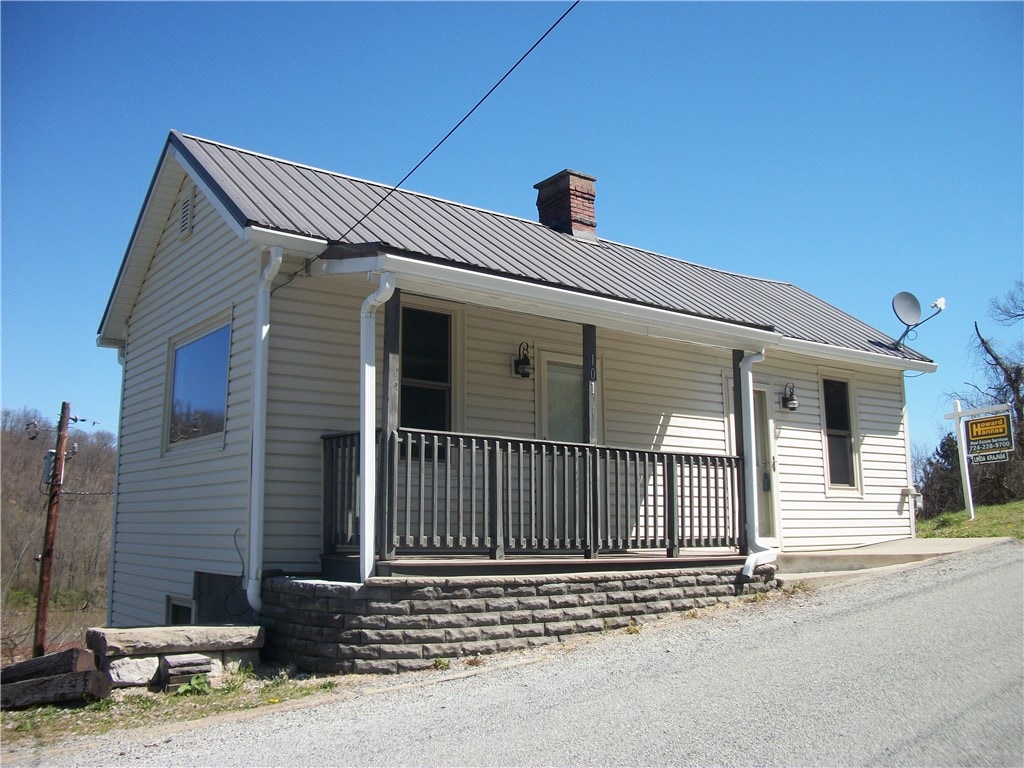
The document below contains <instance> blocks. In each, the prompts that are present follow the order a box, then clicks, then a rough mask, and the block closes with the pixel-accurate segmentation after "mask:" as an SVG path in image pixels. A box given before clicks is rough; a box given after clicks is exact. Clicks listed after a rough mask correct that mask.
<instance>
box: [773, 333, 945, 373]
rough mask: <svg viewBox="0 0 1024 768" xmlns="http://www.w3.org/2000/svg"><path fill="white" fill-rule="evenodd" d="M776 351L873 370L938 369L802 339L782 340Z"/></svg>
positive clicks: (922, 362)
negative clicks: (871, 368) (851, 364)
mask: <svg viewBox="0 0 1024 768" xmlns="http://www.w3.org/2000/svg"><path fill="white" fill-rule="evenodd" d="M777 349H778V350H779V351H780V352H794V353H796V354H800V355H807V356H808V357H814V358H817V359H822V358H824V359H827V360H833V361H835V362H838V363H853V364H856V365H869V366H872V367H874V368H888V369H890V370H897V371H919V372H921V373H934V372H935V371H936V370H938V367H939V366H938V364H937V363H934V362H932V361H930V360H908V359H907V358H904V357H891V356H889V355H881V354H876V353H874V352H864V351H862V350H859V349H846V348H844V347H833V346H831V345H829V344H822V343H820V342H817V341H804V340H802V339H790V338H783V339H782V340H781V341H780V342H779V343H778V345H777Z"/></svg>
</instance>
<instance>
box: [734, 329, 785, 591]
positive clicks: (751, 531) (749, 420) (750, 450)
mask: <svg viewBox="0 0 1024 768" xmlns="http://www.w3.org/2000/svg"><path fill="white" fill-rule="evenodd" d="M762 360H764V350H763V349H762V350H761V351H760V352H748V353H747V354H745V355H744V356H743V359H742V360H741V361H740V380H739V387H740V396H741V398H742V414H743V490H744V495H745V496H746V499H747V505H746V506H747V519H746V521H745V523H746V529H747V548H748V549H749V550H750V553H749V554H748V555H747V559H746V561H745V562H744V563H743V575H744V576H745V577H747V578H751V577H752V576H753V574H754V569H755V568H756V567H757V566H759V565H764V564H765V563H771V562H774V560H775V558H776V557H778V554H779V553H778V550H776V549H772V548H771V547H767V546H765V545H764V544H762V543H761V540H760V538H759V536H758V530H757V515H758V506H759V502H758V491H757V440H756V439H755V425H754V374H753V371H752V370H751V369H752V368H753V366H754V363H760V362H761V361H762Z"/></svg>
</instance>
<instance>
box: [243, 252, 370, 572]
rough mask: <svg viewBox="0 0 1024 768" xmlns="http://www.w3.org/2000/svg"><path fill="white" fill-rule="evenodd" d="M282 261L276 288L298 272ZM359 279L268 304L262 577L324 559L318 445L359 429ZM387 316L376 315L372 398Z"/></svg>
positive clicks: (295, 288) (306, 283) (303, 285)
mask: <svg viewBox="0 0 1024 768" xmlns="http://www.w3.org/2000/svg"><path fill="white" fill-rule="evenodd" d="M301 266H302V265H301V262H296V261H290V260H286V261H285V264H284V266H283V268H282V269H281V277H280V278H279V279H278V281H277V282H278V284H280V283H282V282H283V281H284V279H286V275H288V274H290V273H291V272H293V271H294V270H295V269H298V268H300V267H301ZM375 288H376V284H375V283H372V284H371V283H367V282H366V279H365V277H364V276H362V275H360V276H359V277H358V278H322V279H315V280H313V279H309V280H304V279H299V280H296V281H294V282H293V283H291V284H290V285H288V286H286V287H284V288H282V289H281V290H279V291H276V292H275V293H274V294H273V296H272V297H271V301H270V359H269V364H268V374H267V412H268V415H267V463H266V486H265V489H266V493H265V497H264V538H263V541H264V550H263V568H264V570H268V569H274V568H279V569H282V570H285V571H289V572H298V573H316V572H319V570H320V554H321V552H322V551H323V512H322V505H323V498H322V486H321V478H322V473H323V470H322V464H323V445H322V441H321V437H322V436H323V435H325V434H329V433H332V432H354V431H356V430H358V429H359V311H360V307H361V306H362V302H363V299H364V298H366V296H368V295H369V294H370V293H372V292H373V290H374V289H375ZM383 332H384V310H383V308H382V309H380V310H378V312H377V350H378V353H377V362H378V365H377V381H378V385H377V391H378V398H377V402H378V413H379V408H380V396H379V395H380V383H379V382H380V378H381V367H380V364H379V363H380V347H381V339H382V337H383Z"/></svg>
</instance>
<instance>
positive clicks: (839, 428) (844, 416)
mask: <svg viewBox="0 0 1024 768" xmlns="http://www.w3.org/2000/svg"><path fill="white" fill-rule="evenodd" d="M822 391H823V393H824V399H825V441H826V449H827V451H828V482H829V485H835V486H847V487H853V486H855V485H856V484H857V482H856V471H855V468H854V458H853V419H852V417H851V415H850V385H849V383H848V382H845V381H841V380H839V379H823V380H822Z"/></svg>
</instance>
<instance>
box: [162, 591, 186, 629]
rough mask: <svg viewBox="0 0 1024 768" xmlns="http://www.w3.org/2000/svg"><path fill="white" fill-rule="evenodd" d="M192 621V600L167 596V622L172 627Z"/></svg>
mask: <svg viewBox="0 0 1024 768" xmlns="http://www.w3.org/2000/svg"><path fill="white" fill-rule="evenodd" d="M191 623H192V601H191V600H186V599H185V598H183V597H172V596H171V595H168V596H167V624H168V625H169V626H172V627H176V626H182V625H188V624H191Z"/></svg>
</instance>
